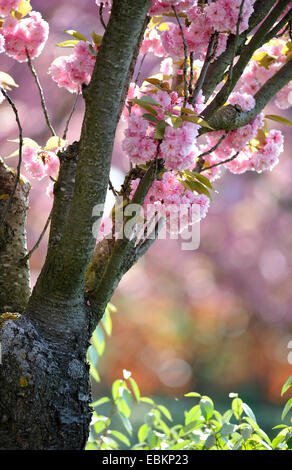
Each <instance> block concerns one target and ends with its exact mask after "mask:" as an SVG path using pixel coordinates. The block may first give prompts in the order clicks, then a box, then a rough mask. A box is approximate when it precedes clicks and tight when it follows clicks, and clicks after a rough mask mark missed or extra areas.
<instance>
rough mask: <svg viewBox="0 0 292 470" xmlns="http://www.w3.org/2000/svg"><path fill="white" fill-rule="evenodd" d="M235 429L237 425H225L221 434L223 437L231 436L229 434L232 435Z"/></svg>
mask: <svg viewBox="0 0 292 470" xmlns="http://www.w3.org/2000/svg"><path fill="white" fill-rule="evenodd" d="M234 429H235V425H234V424H231V423H224V424H223V426H222V428H221V429H220V434H221V435H222V436H229V434H232V433H233V431H234Z"/></svg>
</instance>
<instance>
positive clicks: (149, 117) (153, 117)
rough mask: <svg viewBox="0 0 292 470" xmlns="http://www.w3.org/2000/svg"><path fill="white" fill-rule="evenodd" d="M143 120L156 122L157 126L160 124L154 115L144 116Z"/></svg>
mask: <svg viewBox="0 0 292 470" xmlns="http://www.w3.org/2000/svg"><path fill="white" fill-rule="evenodd" d="M142 118H144V119H146V121H150V122H154V123H155V124H156V123H157V122H159V121H158V119H157V118H156V117H155V116H153V115H152V114H147V113H146V114H143V115H142Z"/></svg>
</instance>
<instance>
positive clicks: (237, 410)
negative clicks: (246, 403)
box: [232, 398, 243, 419]
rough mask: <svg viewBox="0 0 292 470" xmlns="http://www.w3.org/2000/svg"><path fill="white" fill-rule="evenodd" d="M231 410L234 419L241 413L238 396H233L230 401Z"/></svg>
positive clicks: (240, 401)
mask: <svg viewBox="0 0 292 470" xmlns="http://www.w3.org/2000/svg"><path fill="white" fill-rule="evenodd" d="M232 411H233V413H234V416H235V418H236V419H240V416H241V415H242V413H243V408H242V400H241V399H240V398H234V400H233V401H232Z"/></svg>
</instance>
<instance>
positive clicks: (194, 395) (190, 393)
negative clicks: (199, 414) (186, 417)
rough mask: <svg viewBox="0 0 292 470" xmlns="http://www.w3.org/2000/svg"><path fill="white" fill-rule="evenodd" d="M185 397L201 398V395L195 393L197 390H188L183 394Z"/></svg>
mask: <svg viewBox="0 0 292 470" xmlns="http://www.w3.org/2000/svg"><path fill="white" fill-rule="evenodd" d="M184 396H185V397H199V398H201V395H200V393H197V392H189V393H185V395H184Z"/></svg>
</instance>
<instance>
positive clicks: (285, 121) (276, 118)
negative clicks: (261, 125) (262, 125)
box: [265, 114, 292, 127]
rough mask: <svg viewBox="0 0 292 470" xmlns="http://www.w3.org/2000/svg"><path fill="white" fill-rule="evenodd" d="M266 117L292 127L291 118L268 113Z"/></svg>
mask: <svg viewBox="0 0 292 470" xmlns="http://www.w3.org/2000/svg"><path fill="white" fill-rule="evenodd" d="M265 117H266V118H267V119H271V120H272V121H276V122H280V123H281V124H285V125H286V126H290V127H292V122H291V121H289V119H286V118H284V117H282V116H278V115H277V114H266V115H265Z"/></svg>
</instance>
